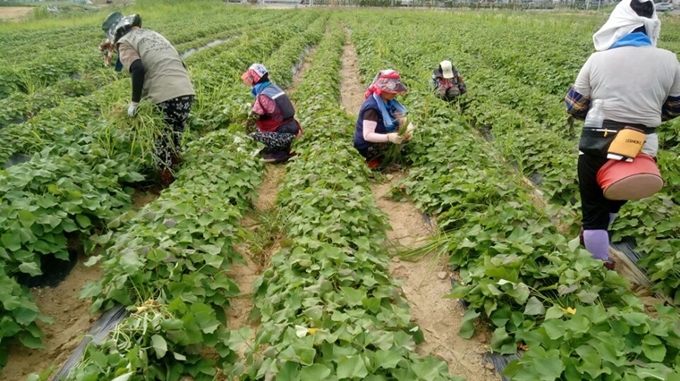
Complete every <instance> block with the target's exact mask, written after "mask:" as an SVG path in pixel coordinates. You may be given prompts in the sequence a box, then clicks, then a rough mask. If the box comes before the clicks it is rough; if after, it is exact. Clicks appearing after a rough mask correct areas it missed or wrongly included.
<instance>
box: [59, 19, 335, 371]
mask: <svg viewBox="0 0 680 381" xmlns="http://www.w3.org/2000/svg"><path fill="white" fill-rule="evenodd" d="M324 24H325V20H324V18H318V19H317V20H316V21H314V22H313V23H312V24H311V25H309V28H307V29H306V30H305V32H306V33H304V34H300V35H299V36H298V37H295V38H292V39H287V40H285V39H284V41H286V42H285V43H284V44H283V45H282V46H281V47H280V48H279V49H277V50H276V52H275V54H274V55H273V56H272V57H271V59H270V61H271V62H273V63H274V65H273V67H278V66H281V67H282V68H283V67H285V66H286V65H288V68H289V69H290V66H291V65H292V62H296V61H297V60H298V59H299V55H300V53H301V52H303V51H304V48H305V47H306V46H307V45H308V44H312V43H314V42H316V40H318V38H320V36H321V34H322V33H323V27H324ZM301 25H305V24H304V23H301ZM259 42H264V41H259ZM244 58H245V59H249V58H250V59H252V58H253V57H248V56H246V57H244ZM221 62H222V64H223V65H224V67H222V68H221V69H222V70H220V71H219V72H223V71H224V70H228V69H231V68H230V63H229V62H228V61H226V62H225V61H221ZM238 87H239V88H241V87H242V86H241V85H240V84H239V85H238ZM232 90H234V91H236V90H238V89H237V88H235V89H232ZM207 137H209V138H202V139H201V140H200V141H199V142H197V143H191V144H190V146H191V147H197V146H198V147H200V148H199V149H198V150H196V151H195V152H193V153H189V154H188V157H187V159H188V162H187V164H188V166H189V167H190V168H187V169H185V170H183V171H181V172H180V176H181V175H182V174H188V176H189V177H190V179H186V181H184V182H181V181H182V179H183V177H180V178H179V179H178V182H177V183H175V184H179V185H177V186H178V187H179V191H177V192H173V190H176V189H177V188H176V185H173V187H171V188H170V194H173V195H172V196H168V198H166V195H167V194H168V193H166V192H164V193H163V195H162V196H161V197H160V198H159V199H158V200H156V201H155V202H154V203H152V204H150V206H149V207H147V208H145V209H143V210H141V211H140V212H138V213H137V214H136V215H135V217H134V219H133V220H132V221H131V222H128V221H125V216H122V217H121V218H120V219H118V220H115V221H114V222H113V225H115V226H117V225H119V224H123V225H125V226H129V227H128V228H126V229H124V230H123V233H122V234H109V235H108V236H105V237H101V238H100V239H99V241H100V242H99V243H107V242H108V243H109V248H108V250H107V253H108V255H107V257H108V259H107V261H106V262H104V263H103V264H102V267H103V268H104V269H105V272H106V274H105V277H104V279H103V280H101V281H99V282H96V283H94V284H92V285H90V286H89V287H88V288H86V289H84V290H83V294H82V296H83V297H93V298H95V302H94V304H93V305H92V309H93V310H96V309H98V308H101V307H104V308H108V307H111V306H112V303H114V302H117V303H122V304H124V305H128V306H134V305H138V306H139V307H138V310H139V309H142V313H143V314H144V315H141V316H140V315H139V314H134V315H133V316H132V317H131V318H129V319H127V320H126V321H124V322H122V323H121V325H120V326H119V327H118V328H117V330H127V329H129V327H132V326H134V325H135V324H136V321H139V320H142V321H143V320H148V316H147V315H148V314H149V313H151V314H155V315H158V314H159V312H161V313H162V314H165V315H169V317H168V316H166V317H165V321H164V322H160V323H158V324H156V325H155V326H154V327H155V330H149V331H145V332H143V333H139V332H136V333H137V334H138V335H139V337H137V338H136V339H137V341H139V342H141V343H148V344H147V346H148V347H149V350H151V348H153V350H154V351H155V353H156V359H153V361H149V363H148V364H147V363H144V361H142V362H140V361H139V359H140V358H141V359H142V360H144V359H145V358H147V357H145V356H142V355H141V353H140V351H142V350H145V349H144V345H141V346H140V347H134V348H130V347H129V346H128V347H127V348H126V349H127V350H129V352H127V351H124V352H123V356H118V357H115V356H114V357H113V360H110V361H109V362H108V363H105V364H104V368H103V369H102V365H101V364H96V363H95V361H96V359H97V358H104V357H103V356H108V358H112V357H110V356H109V355H110V354H112V353H111V352H112V351H113V350H114V349H115V348H120V346H121V342H120V338H119V337H118V336H116V335H117V334H116V332H118V331H114V333H113V334H112V335H111V336H112V338H111V339H110V340H109V341H107V342H105V343H104V344H102V345H99V346H91V347H90V348H89V349H88V352H87V355H86V358H85V360H84V361H83V362H82V363H81V365H80V367H79V368H77V369H76V371H75V372H74V373H72V374H71V376H70V378H69V379H72V380H79V379H81V378H79V377H87V376H89V375H94V374H98V373H103V374H111V375H119V374H122V373H124V372H125V371H126V370H129V369H128V368H126V367H131V368H132V369H139V370H140V371H141V370H146V372H145V374H143V375H139V374H138V375H137V376H141V377H142V378H141V379H151V378H153V377H157V376H158V375H160V374H169V376H168V377H169V378H170V379H174V378H177V377H179V376H181V375H184V374H190V375H191V376H192V377H194V379H196V380H202V379H206V380H207V379H212V376H214V374H215V372H216V369H215V366H217V365H219V366H226V365H228V364H230V363H231V362H233V361H234V360H235V355H234V354H233V352H232V350H233V349H235V348H236V347H237V346H238V345H239V340H240V339H239V338H243V334H242V333H241V332H238V331H234V332H228V331H226V330H225V329H224V327H225V326H226V322H225V321H224V319H225V314H224V310H223V308H226V307H228V304H229V303H228V299H227V298H228V297H230V296H235V295H237V294H238V292H239V290H238V287H237V285H236V284H235V283H234V282H233V281H232V280H231V279H229V278H227V277H226V275H225V273H224V271H227V270H228V265H229V264H230V263H231V262H232V261H240V262H242V261H243V258H242V257H241V255H240V254H239V253H238V252H237V251H236V250H235V246H236V244H237V243H239V242H241V240H242V238H243V237H244V236H246V233H245V232H244V231H243V230H242V228H240V227H239V226H238V223H239V222H240V220H241V218H242V216H243V211H244V210H245V208H247V207H248V205H249V199H248V198H247V197H246V196H248V195H250V194H252V193H253V190H254V187H255V186H256V185H257V184H258V183H259V182H260V181H261V177H262V163H261V162H260V161H259V160H257V159H256V158H255V154H256V151H255V150H253V148H254V144H253V143H251V144H250V145H248V144H246V143H244V140H248V141H250V139H248V138H246V137H244V136H243V135H241V134H236V135H235V136H232V134H231V133H229V132H227V131H226V130H222V131H220V132H212V133H210V134H208V135H207ZM231 139H233V143H229V141H230V140H231ZM225 143H229V144H231V145H232V146H231V147H230V146H229V144H227V146H224V145H225ZM190 149H191V148H190ZM194 166H195V167H194ZM196 169H199V170H198V171H196ZM201 171H205V173H201ZM197 173H198V175H197ZM211 182H212V185H211ZM216 182H217V184H220V183H221V182H223V184H221V185H219V186H217V188H216V187H215V183H216ZM206 185H208V186H206ZM225 197H226V199H225ZM170 259H171V260H170ZM157 295H161V296H162V298H163V299H164V300H167V301H169V302H168V303H167V305H165V304H164V303H157V302H143V301H144V300H148V299H152V300H153V299H154V298H158V296H157ZM172 299H174V300H173V301H170V300H172ZM180 300H181V302H180ZM183 303H186V304H188V305H189V306H190V307H189V310H190V311H193V309H194V306H198V307H199V308H200V311H202V312H203V313H204V314H205V313H209V310H207V309H205V307H204V306H205V305H208V306H210V307H212V308H213V309H214V310H215V313H216V315H215V316H216V317H217V319H218V320H217V321H216V320H215V319H213V318H210V319H209V320H208V321H206V322H204V323H199V328H201V330H203V334H200V332H198V330H196V329H195V327H193V325H192V324H187V323H193V321H192V319H190V320H187V317H186V316H185V317H183V318H181V320H182V321H181V322H179V321H177V316H176V315H177V313H178V312H181V310H180V311H178V310H177V309H176V307H177V306H178V305H180V306H183ZM147 307H148V309H147ZM210 314H211V315H212V313H210ZM199 317H200V316H198V314H196V316H195V319H196V323H198V322H199V320H198V318H199ZM173 319H174V321H175V322H174V323H172V324H171V321H172V320H173ZM218 322H219V326H218V325H217V323H218ZM137 324H138V323H137ZM171 325H172V328H170V326H171ZM182 326H183V327H182ZM189 328H193V329H192V332H193V333H192V332H188V329H189ZM206 328H207V329H210V332H206V330H205V329H206ZM185 329H186V330H187V334H188V337H187V338H188V339H191V341H190V342H189V343H188V344H189V345H187V343H186V342H185V341H186V340H185V341H178V340H177V335H178V332H176V331H179V332H181V331H182V330H185ZM212 331H214V333H213V332H212ZM133 332H135V331H134V330H133ZM182 335H183V336H184V334H183V333H182ZM159 343H160V344H159ZM199 344H205V346H207V347H214V349H215V350H216V351H217V353H218V355H219V361H218V362H219V364H217V363H214V362H212V361H210V360H206V359H205V358H201V357H200V356H199V355H200V353H199V352H200V348H198V345H199ZM159 349H160V351H161V354H160V355H159V354H158V353H159V352H158V351H159ZM102 354H103V355H102ZM121 357H123V360H122V361H121ZM147 372H148V373H147ZM133 373H134V372H133ZM133 379H137V378H133Z"/></svg>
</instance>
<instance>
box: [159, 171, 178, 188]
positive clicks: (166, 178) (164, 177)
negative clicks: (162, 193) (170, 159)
mask: <svg viewBox="0 0 680 381" xmlns="http://www.w3.org/2000/svg"><path fill="white" fill-rule="evenodd" d="M158 176H159V177H160V179H161V186H162V187H163V188H167V187H169V186H170V184H172V183H173V182H174V181H175V175H173V173H172V170H170V169H168V168H166V169H161V170H159V171H158Z"/></svg>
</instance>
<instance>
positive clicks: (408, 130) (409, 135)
mask: <svg viewBox="0 0 680 381" xmlns="http://www.w3.org/2000/svg"><path fill="white" fill-rule="evenodd" d="M415 129H416V126H414V125H413V123H409V124H408V126H407V127H406V133H405V134H404V137H405V138H406V141H409V140H411V138H412V137H413V131H414V130H415Z"/></svg>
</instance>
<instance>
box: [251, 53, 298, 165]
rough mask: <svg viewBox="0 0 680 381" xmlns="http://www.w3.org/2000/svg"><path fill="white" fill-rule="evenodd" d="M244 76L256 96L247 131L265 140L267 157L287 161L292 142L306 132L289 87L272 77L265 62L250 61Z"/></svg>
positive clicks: (272, 161) (263, 155) (263, 154)
mask: <svg viewBox="0 0 680 381" xmlns="http://www.w3.org/2000/svg"><path fill="white" fill-rule="evenodd" d="M241 79H242V80H243V82H244V83H245V84H246V85H248V86H250V87H252V90H251V93H252V94H253V97H255V101H254V102H253V106H252V110H251V111H250V115H249V116H248V119H247V120H246V122H245V126H246V132H248V133H249V136H250V137H251V138H253V139H254V140H255V141H258V142H260V143H262V144H264V148H263V149H262V152H261V153H262V157H263V158H264V161H266V162H269V163H281V162H285V161H287V160H288V159H289V158H290V157H291V156H292V154H291V151H290V146H291V144H292V143H293V140H295V138H297V137H299V136H300V135H301V134H302V128H301V127H300V123H299V122H298V121H297V120H296V119H295V107H294V106H293V103H292V102H291V101H290V98H288V95H287V94H286V92H285V91H283V90H282V89H281V88H280V87H278V86H277V85H276V84H274V83H272V82H271V81H270V80H269V72H268V71H267V68H265V67H264V65H262V64H258V63H255V64H252V65H250V67H249V68H248V70H247V71H246V72H245V73H243V75H241ZM255 127H257V131H255Z"/></svg>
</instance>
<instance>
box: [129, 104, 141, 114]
mask: <svg viewBox="0 0 680 381" xmlns="http://www.w3.org/2000/svg"><path fill="white" fill-rule="evenodd" d="M137 106H139V103H137V102H132V103H130V107H128V116H129V117H130V118H134V117H135V111H136V110H137Z"/></svg>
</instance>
